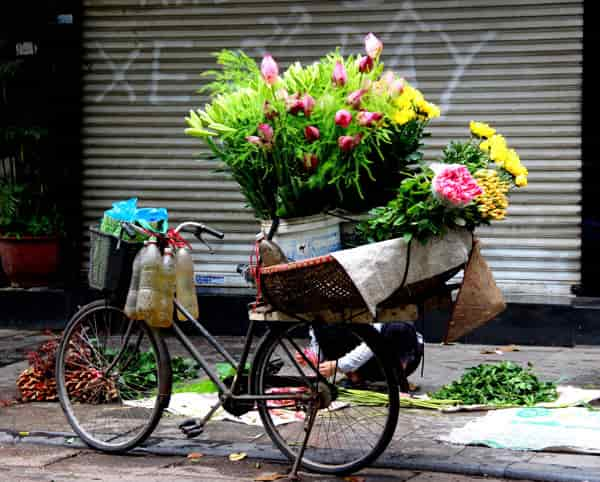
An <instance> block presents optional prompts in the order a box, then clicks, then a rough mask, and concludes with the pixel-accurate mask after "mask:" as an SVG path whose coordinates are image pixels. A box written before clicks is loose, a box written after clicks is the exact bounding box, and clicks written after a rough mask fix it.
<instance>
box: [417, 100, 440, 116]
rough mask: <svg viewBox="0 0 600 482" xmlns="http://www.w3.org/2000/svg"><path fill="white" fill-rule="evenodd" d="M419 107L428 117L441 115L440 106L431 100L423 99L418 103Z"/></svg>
mask: <svg viewBox="0 0 600 482" xmlns="http://www.w3.org/2000/svg"><path fill="white" fill-rule="evenodd" d="M417 109H418V110H419V111H420V112H423V113H424V114H425V115H426V116H427V118H428V119H433V118H435V117H439V116H440V114H441V112H440V108H439V107H438V106H437V105H435V104H432V103H431V102H427V101H426V100H423V102H421V103H420V104H418V105H417Z"/></svg>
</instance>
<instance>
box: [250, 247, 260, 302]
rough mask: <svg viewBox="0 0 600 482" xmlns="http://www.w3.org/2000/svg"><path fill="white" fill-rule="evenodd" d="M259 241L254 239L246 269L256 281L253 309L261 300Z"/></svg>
mask: <svg viewBox="0 0 600 482" xmlns="http://www.w3.org/2000/svg"><path fill="white" fill-rule="evenodd" d="M259 244H260V241H256V242H255V243H254V251H253V252H252V253H250V263H249V267H248V269H249V270H250V273H251V274H252V276H253V277H254V281H255V282H256V302H255V303H254V308H253V310H254V311H256V306H257V305H258V304H259V303H260V302H261V300H262V286H261V282H260V275H261V265H260V249H259Z"/></svg>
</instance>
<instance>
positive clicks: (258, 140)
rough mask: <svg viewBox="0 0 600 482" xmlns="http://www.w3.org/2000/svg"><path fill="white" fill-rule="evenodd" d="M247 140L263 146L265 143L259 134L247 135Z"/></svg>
mask: <svg viewBox="0 0 600 482" xmlns="http://www.w3.org/2000/svg"><path fill="white" fill-rule="evenodd" d="M246 140H247V141H248V142H249V143H250V144H255V145H257V146H262V145H263V141H262V139H261V138H260V137H258V136H246Z"/></svg>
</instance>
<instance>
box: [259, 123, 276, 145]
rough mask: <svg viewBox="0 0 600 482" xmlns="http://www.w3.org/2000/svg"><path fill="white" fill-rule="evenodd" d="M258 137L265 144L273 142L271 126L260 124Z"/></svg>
mask: <svg viewBox="0 0 600 482" xmlns="http://www.w3.org/2000/svg"><path fill="white" fill-rule="evenodd" d="M258 135H259V136H260V137H261V139H262V140H263V141H265V142H271V141H272V140H273V128H272V127H271V126H270V125H269V124H260V125H259V126H258Z"/></svg>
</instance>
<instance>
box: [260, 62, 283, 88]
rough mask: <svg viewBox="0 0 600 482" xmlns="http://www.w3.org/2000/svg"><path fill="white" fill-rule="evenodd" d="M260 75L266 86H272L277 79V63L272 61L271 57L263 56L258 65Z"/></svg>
mask: <svg viewBox="0 0 600 482" xmlns="http://www.w3.org/2000/svg"><path fill="white" fill-rule="evenodd" d="M260 73H261V74H262V77H263V79H265V82H266V83H267V84H269V85H273V84H274V83H275V82H277V78H278V77H279V67H278V66H277V62H275V60H273V57H271V56H270V55H265V56H264V57H263V59H262V62H261V64H260Z"/></svg>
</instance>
